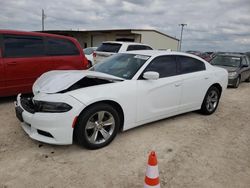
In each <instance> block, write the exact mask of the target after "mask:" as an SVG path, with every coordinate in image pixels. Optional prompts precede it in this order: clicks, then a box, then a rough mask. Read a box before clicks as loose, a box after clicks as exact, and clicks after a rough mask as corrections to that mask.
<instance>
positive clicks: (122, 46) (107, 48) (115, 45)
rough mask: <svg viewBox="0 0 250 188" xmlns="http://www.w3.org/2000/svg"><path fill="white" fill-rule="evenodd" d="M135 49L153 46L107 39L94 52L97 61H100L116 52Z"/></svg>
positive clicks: (148, 48)
mask: <svg viewBox="0 0 250 188" xmlns="http://www.w3.org/2000/svg"><path fill="white" fill-rule="evenodd" d="M133 50H152V48H151V47H150V46H149V45H146V44H141V43H135V42H119V41H107V42H103V43H102V44H101V45H100V46H99V47H98V48H97V49H96V51H95V53H94V61H95V63H99V62H100V61H102V60H103V59H105V58H107V57H109V56H111V55H114V54H116V53H122V52H126V51H133Z"/></svg>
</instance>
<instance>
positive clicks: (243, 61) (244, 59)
mask: <svg viewBox="0 0 250 188" xmlns="http://www.w3.org/2000/svg"><path fill="white" fill-rule="evenodd" d="M241 64H242V65H248V62H247V60H246V58H245V57H243V58H242V61H241Z"/></svg>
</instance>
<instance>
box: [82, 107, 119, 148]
mask: <svg viewBox="0 0 250 188" xmlns="http://www.w3.org/2000/svg"><path fill="white" fill-rule="evenodd" d="M114 129H115V119H114V117H113V115H112V114H111V113H109V112H108V111H98V112H96V113H94V114H93V115H92V116H91V117H90V118H89V119H88V121H87V124H86V127H85V135H86V137H87V139H88V141H89V142H90V143H91V144H101V143H104V142H106V141H107V140H108V139H109V138H110V137H111V136H112V134H113V132H114Z"/></svg>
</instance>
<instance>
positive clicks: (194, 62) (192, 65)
mask: <svg viewBox="0 0 250 188" xmlns="http://www.w3.org/2000/svg"><path fill="white" fill-rule="evenodd" d="M178 61H179V63H180V73H181V74H186V73H191V72H197V71H203V70H206V67H205V64H204V63H203V62H202V61H200V60H198V59H195V58H192V57H187V56H178Z"/></svg>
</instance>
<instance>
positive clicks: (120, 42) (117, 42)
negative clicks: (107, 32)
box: [102, 41, 149, 46]
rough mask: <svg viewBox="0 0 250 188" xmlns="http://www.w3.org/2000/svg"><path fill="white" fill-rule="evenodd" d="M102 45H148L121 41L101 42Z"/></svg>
mask: <svg viewBox="0 0 250 188" xmlns="http://www.w3.org/2000/svg"><path fill="white" fill-rule="evenodd" d="M102 43H116V44H127V45H143V46H149V45H148V44H142V43H138V42H123V41H104V42H102Z"/></svg>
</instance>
